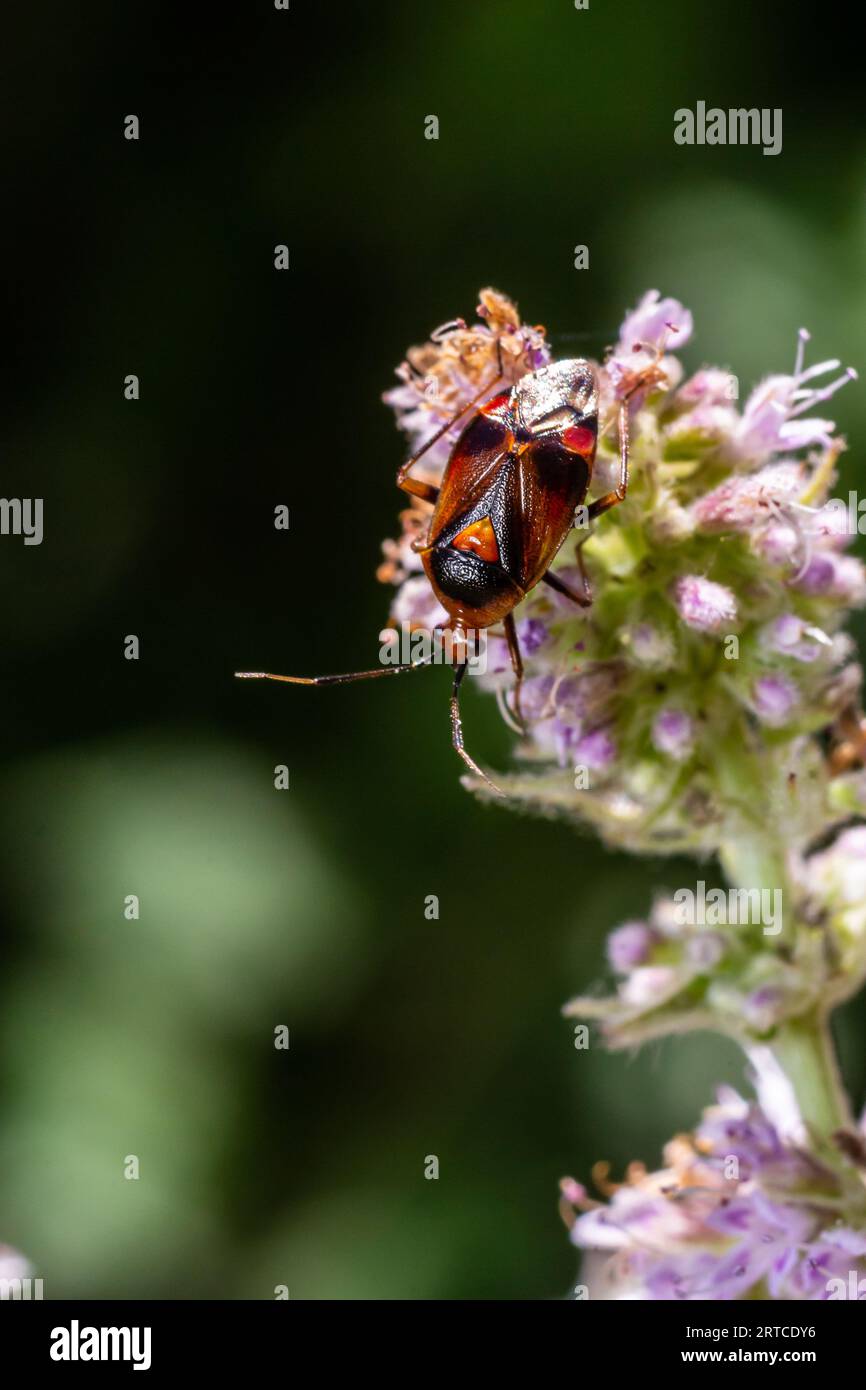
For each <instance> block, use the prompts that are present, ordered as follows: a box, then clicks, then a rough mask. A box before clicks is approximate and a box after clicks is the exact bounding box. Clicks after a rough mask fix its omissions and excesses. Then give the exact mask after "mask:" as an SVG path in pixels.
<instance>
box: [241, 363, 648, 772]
mask: <svg viewBox="0 0 866 1390" xmlns="http://www.w3.org/2000/svg"><path fill="white" fill-rule="evenodd" d="M499 368H500V370H499V372H498V374H497V376H496V377H495V378H494V379H493V380H492V381H490V382H489V383H488V384H487V386H486V387H484V388H483V389H482V390H481V391H479V392H478V393H477V395H475V396H474V397H473V398H472V399H470V400H468V401H467V402H466V403H465V404H464V405H463V406H462V408H461V409H460V410H459V411H458V412H457V413H456V414H455V415H454V416H453V417H452V418H451V419H450V420H448V421H446V423H445V424H444V425H443V426H442V428H441V429H439V430H438V431H437V432H436V433H435V434H434V435H433V436H432V438H430V439H429V440H427V442H426V443H425V445H424V447H423V448H422V449H420V450H419V451H418V452H417V453H416V454H414V455H413V456H412V457H411V458H409V459H407V461H406V462H405V463H404V464H403V466H402V467H401V468H400V470H399V471H398V473H397V486H398V487H400V488H402V490H403V491H404V492H407V493H409V494H410V495H411V496H413V497H418V498H421V499H423V500H424V501H426V502H429V503H432V504H433V509H434V510H433V515H432V517H431V520H430V527H429V531H428V534H427V537H426V541H425V542H424V543H423V544H419V545H418V547H417V548H418V550H419V553H420V555H421V559H422V562H423V565H424V570H425V572H426V574H427V577H428V579H429V580H430V584H431V585H432V588H433V590H434V592H435V594H436V597H437V598H438V600H439V602H440V603H441V604H442V607H443V608H444V609H445V611H446V612H447V614H448V619H449V621H448V623H447V624H443V626H442V628H441V630H440V631H441V632H442V633H445V632H449V634H450V638H451V644H452V650H453V652H454V680H453V686H452V691H451V739H452V744H453V746H454V749H455V750H456V752H457V753H458V754H459V755H460V757H461V758H462V759H463V761H464V762H465V763H466V764H467V766H468V767H469V768H471V770H472V771H473V772H474V773H476V774H477V775H478V776H479V777H481V778H483V779H484V781H485V782H486V783H487V784H488V785H489V786H490V787H491V788H492V789H493V790H494V791H496V792H499V788H498V787H496V786H495V784H494V783H493V782H491V780H490V778H489V777H488V776H487V774H486V773H484V772H483V771H482V769H481V768H480V767H479V766H478V764H477V763H476V762H475V761H474V759H473V758H471V757H470V755H469V753H468V752H467V750H466V748H465V747H464V743H463V729H462V725H461V720H460V707H459V692H460V686H461V683H462V681H463V678H464V676H465V675H466V671H467V669H468V664H469V660H470V658H471V657H472V655H473V652H474V648H473V640H474V638H473V634H475V633H478V632H480V631H485V630H487V629H491V628H493V627H494V625H496V624H501V628H502V631H503V634H504V636H505V638H506V640H507V642H508V648H509V652H510V654H511V663H512V666H513V669H514V675H515V690H514V713H515V715H516V717H517V719H518V720H519V721H520V718H521V715H520V685H521V681H522V678H523V661H522V659H521V654H520V645H519V643H518V639H517V631H516V628H515V623H514V609H515V608H516V607H517V606H518V604H519V603H520V602H521V601H522V600H523V599H524V598H525V597H526V595H527V594H528V593H529V591H530V590H531V589H533V588H534V587H535V585H536V584H538V583H544V584H547V585H549V586H550V588H551V589H555V590H556V591H557V592H558V593H560V594H564V595H565V596H566V597H568V598H570V599H572V600H573V601H574V602H575V603H576V604H579V605H580V606H581V607H588V606H589V605H590V603H591V602H592V595H591V592H590V587H589V582H588V580H587V577H586V571H585V569H584V566H583V562H582V558H581V550H580V547H581V544H582V541H581V542H579V543H578V548H577V555H578V562H579V565H580V573H581V576H582V581H583V590H582V592H578V591H577V590H576V589H573V588H571V587H569V586H568V585H567V584H565V583H564V582H563V581H562V580H561V579H559V578H558V577H557V576H556V575H555V574H553V573H551V572H550V565H551V563H552V561H553V559H554V558H555V556H556V554H557V552H558V550H559V549H560V547H561V546H562V544H563V542H564V541H565V539H566V537H567V536H568V534H569V531H570V530H571V529H572V527H573V526H574V524H575V514H576V512H577V509H578V508H579V507H583V506H585V498H586V495H587V492H588V490H589V487H590V483H591V481H592V473H593V466H594V463H595V456H596V446H597V442H598V379H597V376H596V371H595V368H594V367H593V366H592V364H591V363H590V362H587V361H585V360H584V359H583V358H569V359H567V360H563V361H560V362H553V363H551V364H550V365H549V366H546V367H542V368H541V369H540V370H538V371H535V372H531V373H529V374H528V375H526V376H524V377H521V378H520V380H519V381H517V382H516V383H515V384H514V385H512V386H510V387H509V388H508V389H506V390H502V389H499V390H497V389H496V388H497V387H498V386H500V387H501V382H502V370H501V368H502V363H501V358H500V362H499ZM644 384H645V379H644V377H643V376H642V377H641V379H640V380H639V381H638V382H637V384H636V385H634V386H633V387H632V388H631V389H630V390H629V392H628V393H627V394H626V396H625V397H624V399H623V400H622V401H621V402H620V405H619V419H618V424H619V455H620V473H619V482H618V484H617V486H616V487H615V488H614V489H613V490H612V491H610V492H606V493H605V494H604V495H603V496H601V497H598V498H596V499H595V500H594V501H593V502H591V503H589V505H588V506H585V512H584V513H583V516H582V521H584V522H590V521H593V520H594V519H595V518H596V517H599V516H601V515H602V513H604V512H606V511H608V510H609V509H610V508H611V507H614V506H616V505H617V503H619V502H622V501H623V499H624V498H625V495H626V491H627V489H628V455H629V439H628V399H629V396H631V395H633V394H634V392H635V391H636V390H637V389H638V387H639V386H641V385H644ZM470 410H471V411H472V414H471V416H470V418H469V420H468V421H467V423H466V425H465V426H464V427H463V429H462V431H461V433H460V436H459V438H458V439H457V442H456V444H455V445H454V448H453V449H452V451H451V455H450V458H449V460H448V464H447V466H446V469H445V473H444V476H443V478H442V482H441V485H440V486H439V487H435V486H434V485H433V484H432V483H428V482H422V481H420V480H419V479H417V478H413V477H411V476H410V473H411V470H412V468H413V467H414V466H415V464H416V463H417V462H418V461H419V459H421V458H422V457H423V456H424V454H425V453H426V452H427V450H428V449H429V448H430V447H431V446H432V445H433V444H435V443H436V442H437V440H439V439H441V437H442V436H443V435H444V434H445V433H446V432H447V431H448V430H449V429H451V428H452V426H453V425H455V424H456V423H457V422H458V421H459V420H460V419H461V417H462V416H463V415H465V414H466V413H467V411H470ZM583 539H586V533H585V534H584V536H583ZM430 664H431V662H430V660H429V659H425V660H419V661H414V662H406V663H403V664H399V665H391V666H381V667H377V668H376V669H375V670H372V671H355V672H350V673H348V674H346V675H335V676H278V675H273V674H271V673H270V672H267V671H238V672H237V673H236V674H237V675H238V676H239V677H241V678H243V679H248V680H273V681H288V682H290V683H291V684H294V685H342V684H345V683H347V682H349V681H356V680H372V679H375V678H377V677H379V676H393V675H399V674H401V673H402V672H403V671H412V670H416V669H418V668H419V667H421V666H427V665H430ZM521 722H522V721H521ZM500 794H501V793H500Z"/></svg>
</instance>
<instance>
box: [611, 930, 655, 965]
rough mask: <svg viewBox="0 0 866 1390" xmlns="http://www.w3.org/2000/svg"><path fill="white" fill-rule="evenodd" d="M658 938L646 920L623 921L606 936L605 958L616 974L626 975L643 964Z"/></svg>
mask: <svg viewBox="0 0 866 1390" xmlns="http://www.w3.org/2000/svg"><path fill="white" fill-rule="evenodd" d="M658 940H659V937H658V934H657V933H656V932H654V931H653V929H652V927H650V926H649V925H648V924H647V923H646V922H623V924H622V926H621V927H617V928H616V930H615V931H612V932H611V933H610V936H609V937H608V938H607V958H608V961H609V963H610V966H611V969H612V970H615V971H616V973H617V975H627V974H628V973H629V971H631V970H634V968H635V967H636V966H638V965H643V964H644V963H645V962H646V960H647V958H648V957H649V954H650V951H651V950H652V948H653V946H654V945H655V944H656V942H657V941H658Z"/></svg>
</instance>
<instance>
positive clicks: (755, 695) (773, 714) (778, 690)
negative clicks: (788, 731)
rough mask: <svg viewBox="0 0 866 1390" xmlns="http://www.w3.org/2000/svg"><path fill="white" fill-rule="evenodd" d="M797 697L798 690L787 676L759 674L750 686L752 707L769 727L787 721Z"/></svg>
mask: <svg viewBox="0 0 866 1390" xmlns="http://www.w3.org/2000/svg"><path fill="white" fill-rule="evenodd" d="M798 699H799V691H798V690H797V687H796V685H795V684H794V682H793V681H792V680H789V679H788V677H787V676H779V675H776V676H759V677H758V679H757V680H756V681H755V683H754V685H753V687H752V708H753V709H754V711H755V714H756V715H757V716H758V718H759V719H760V720H761V723H762V724H769V725H770V727H771V728H776V727H777V726H779V725H781V724H786V723H787V722H788V720H789V718H790V717H791V712H792V710H793V709H794V706H795V705H796V704H797V701H798Z"/></svg>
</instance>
